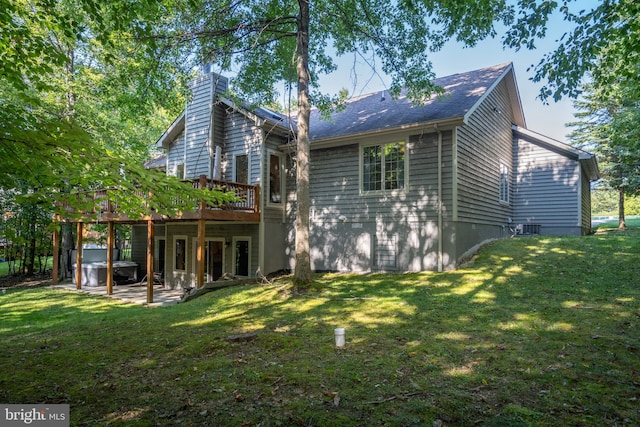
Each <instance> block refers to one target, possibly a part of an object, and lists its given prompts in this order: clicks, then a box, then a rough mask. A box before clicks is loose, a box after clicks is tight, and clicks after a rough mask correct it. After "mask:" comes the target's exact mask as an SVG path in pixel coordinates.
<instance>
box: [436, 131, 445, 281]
mask: <svg viewBox="0 0 640 427" xmlns="http://www.w3.org/2000/svg"><path fill="white" fill-rule="evenodd" d="M435 129H436V131H437V132H438V272H439V273H441V272H442V237H443V234H444V233H443V229H442V132H441V131H440V130H439V129H438V126H437V125H435Z"/></svg>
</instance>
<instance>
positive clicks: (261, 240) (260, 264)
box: [249, 128, 267, 274]
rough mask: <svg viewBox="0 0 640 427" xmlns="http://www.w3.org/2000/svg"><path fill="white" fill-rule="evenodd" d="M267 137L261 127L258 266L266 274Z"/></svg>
mask: <svg viewBox="0 0 640 427" xmlns="http://www.w3.org/2000/svg"><path fill="white" fill-rule="evenodd" d="M265 140H266V137H265V133H264V129H262V128H260V199H261V200H260V224H259V225H258V236H259V237H258V268H259V269H260V272H261V273H262V274H265V272H264V271H263V269H264V251H265V244H264V238H265V237H264V236H265V229H264V206H265V203H264V201H265V200H266V196H265V193H266V191H267V188H266V186H265V185H264V182H265V180H264V170H265V167H264V162H265V161H267V160H266V147H265V145H266V141H265ZM249 175H251V173H249Z"/></svg>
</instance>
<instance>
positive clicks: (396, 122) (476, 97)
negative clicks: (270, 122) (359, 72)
mask: <svg viewBox="0 0 640 427" xmlns="http://www.w3.org/2000/svg"><path fill="white" fill-rule="evenodd" d="M503 79H506V81H507V85H508V89H509V93H510V98H511V105H512V108H513V109H514V117H515V118H516V124H518V125H524V115H523V114H522V106H521V103H520V95H519V94H518V89H517V85H516V82H515V76H514V73H513V65H512V64H511V63H506V64H501V65H496V66H493V67H487V68H483V69H479V70H474V71H470V72H466V73H459V74H454V75H451V76H447V77H442V78H438V79H435V80H434V81H433V82H434V83H435V84H436V85H438V86H441V87H442V88H444V90H445V94H444V95H442V96H435V95H434V96H432V97H431V98H430V99H429V100H427V101H426V102H424V103H423V104H421V105H415V104H413V103H411V101H410V100H409V99H408V98H407V96H406V91H403V92H402V93H401V95H400V96H399V97H398V98H397V99H393V98H391V97H390V96H389V94H388V92H387V91H382V92H375V93H371V94H367V95H362V96H359V97H355V98H352V99H350V100H348V101H347V105H346V108H345V110H344V111H341V112H338V113H335V114H333V115H332V116H331V119H330V120H323V119H322V117H321V115H320V112H319V111H318V110H317V109H313V110H312V111H311V125H310V129H309V132H310V139H311V140H312V141H318V140H325V139H331V138H339V137H343V136H346V135H354V134H363V133H369V132H379V131H383V130H387V129H394V128H402V127H405V126H410V125H415V124H421V123H430V122H433V123H437V122H441V121H445V120H451V119H456V118H457V119H460V121H462V122H464V121H465V120H466V119H467V117H468V116H469V115H470V114H471V113H472V112H473V111H474V110H475V108H477V106H478V105H479V104H480V103H481V102H482V100H484V98H485V97H486V96H487V95H488V93H489V92H491V91H492V90H493V89H494V88H495V87H496V86H497V85H498V84H499V83H500V81H502V80H503Z"/></svg>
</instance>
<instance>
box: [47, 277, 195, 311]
mask: <svg viewBox="0 0 640 427" xmlns="http://www.w3.org/2000/svg"><path fill="white" fill-rule="evenodd" d="M51 288H53V289H65V290H69V291H75V292H85V293H88V294H91V295H101V296H104V297H108V298H113V299H117V300H120V301H122V302H125V303H132V304H140V305H146V306H148V307H164V306H168V305H174V304H178V303H179V302H180V299H181V297H182V289H165V288H163V287H162V286H161V285H156V286H154V287H153V303H151V304H148V303H147V285H146V283H142V284H131V285H118V286H113V293H112V294H111V295H107V287H106V286H83V287H82V289H76V285H75V284H74V283H71V282H66V283H60V284H58V285H51Z"/></svg>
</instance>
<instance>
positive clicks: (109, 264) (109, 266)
mask: <svg viewBox="0 0 640 427" xmlns="http://www.w3.org/2000/svg"><path fill="white" fill-rule="evenodd" d="M113 240H114V239H113V221H109V225H108V234H107V295H111V294H112V293H113Z"/></svg>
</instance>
